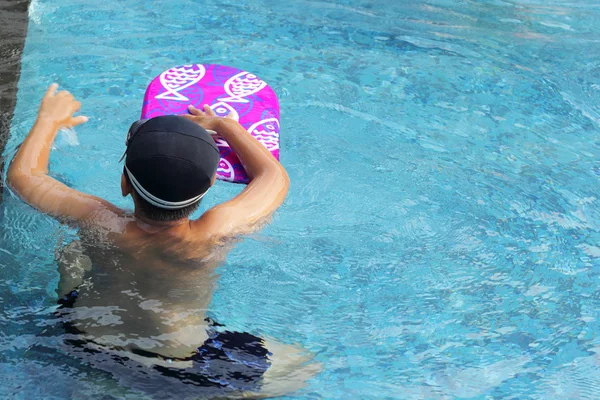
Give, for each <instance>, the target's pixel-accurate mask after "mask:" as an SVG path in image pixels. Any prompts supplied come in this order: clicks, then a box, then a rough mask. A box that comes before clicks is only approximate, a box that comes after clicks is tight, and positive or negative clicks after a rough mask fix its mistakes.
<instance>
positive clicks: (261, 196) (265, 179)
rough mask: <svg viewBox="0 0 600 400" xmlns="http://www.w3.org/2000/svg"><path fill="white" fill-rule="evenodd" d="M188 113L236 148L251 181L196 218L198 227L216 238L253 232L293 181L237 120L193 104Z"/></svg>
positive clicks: (196, 226) (283, 196)
mask: <svg viewBox="0 0 600 400" xmlns="http://www.w3.org/2000/svg"><path fill="white" fill-rule="evenodd" d="M190 112H191V113H192V115H188V116H186V118H188V119H191V120H192V121H195V122H197V123H199V124H200V125H202V126H203V127H204V128H206V129H210V130H213V131H216V132H217V133H218V134H219V135H220V136H221V137H223V139H225V141H227V143H228V144H229V146H230V147H231V148H232V149H233V151H234V152H235V154H236V155H237V156H238V158H239V159H240V161H241V162H242V165H244V168H245V169H246V172H247V173H248V176H250V179H251V180H250V183H249V184H248V185H247V186H246V188H245V189H244V190H243V191H242V192H241V193H240V194H239V195H237V196H236V197H234V198H233V199H231V200H229V201H227V202H225V203H222V204H219V205H217V206H215V207H213V208H211V209H210V210H208V211H207V212H205V213H204V215H202V217H201V218H200V219H198V220H197V221H194V227H195V228H198V230H199V231H201V232H202V233H205V234H208V235H210V236H211V237H212V238H213V239H214V240H217V241H218V240H220V239H223V238H226V237H231V236H237V235H243V234H246V233H249V232H251V231H253V230H255V229H257V227H259V226H260V223H261V222H263V221H265V219H267V218H268V217H270V216H271V214H272V213H273V212H274V211H275V210H276V209H277V208H279V206H280V205H281V204H282V203H283V200H284V199H285V196H286V195H287V192H288V189H289V185H290V181H289V178H288V175H287V173H286V171H285V169H284V168H283V166H282V165H281V164H280V163H279V161H277V160H276V159H275V157H273V155H272V154H271V153H270V152H269V151H268V150H267V149H266V148H265V147H264V146H263V145H262V144H260V143H259V142H258V141H257V140H256V139H255V138H254V137H252V135H250V133H248V131H246V130H245V129H244V128H243V127H242V126H241V125H240V124H239V123H238V122H237V121H234V120H232V119H229V118H219V117H216V116H215V114H214V111H213V110H212V109H211V108H210V107H208V106H204V111H202V110H198V109H196V108H194V107H191V106H190Z"/></svg>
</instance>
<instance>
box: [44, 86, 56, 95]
mask: <svg viewBox="0 0 600 400" xmlns="http://www.w3.org/2000/svg"><path fill="white" fill-rule="evenodd" d="M56 89H58V83H53V84H51V85H50V86H48V90H46V94H45V95H44V98H46V97H52V96H53V95H54V93H55V92H56Z"/></svg>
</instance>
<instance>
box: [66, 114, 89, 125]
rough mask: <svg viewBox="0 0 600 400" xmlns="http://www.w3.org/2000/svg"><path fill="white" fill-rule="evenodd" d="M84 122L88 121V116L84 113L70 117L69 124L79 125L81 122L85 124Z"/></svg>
mask: <svg viewBox="0 0 600 400" xmlns="http://www.w3.org/2000/svg"><path fill="white" fill-rule="evenodd" d="M86 122H88V117H86V116H85V115H78V116H76V117H73V118H71V124H70V125H71V126H77V125H81V124H85V123H86Z"/></svg>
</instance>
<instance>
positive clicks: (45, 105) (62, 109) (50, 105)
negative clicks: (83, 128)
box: [38, 83, 88, 128]
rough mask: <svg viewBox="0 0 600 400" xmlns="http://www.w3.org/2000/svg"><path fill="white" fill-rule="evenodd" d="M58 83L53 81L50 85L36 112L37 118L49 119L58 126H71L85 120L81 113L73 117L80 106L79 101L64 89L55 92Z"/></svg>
mask: <svg viewBox="0 0 600 400" xmlns="http://www.w3.org/2000/svg"><path fill="white" fill-rule="evenodd" d="M57 88H58V85H57V84H56V83H53V84H52V85H50V87H49V88H48V90H47V91H46V94H45V95H44V98H43V99H42V104H41V105H40V111H39V112H38V120H46V121H51V122H52V123H54V124H56V125H57V126H58V128H63V127H73V126H77V125H80V124H83V123H85V122H87V120H88V118H87V117H84V116H83V115H79V116H77V117H74V116H73V114H74V113H76V112H77V111H78V110H79V108H80V107H81V103H80V102H79V101H77V100H75V98H74V97H73V95H72V94H71V93H69V92H67V91H66V90H62V91H60V92H58V93H56V89H57Z"/></svg>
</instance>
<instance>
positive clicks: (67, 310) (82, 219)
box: [7, 84, 318, 395]
mask: <svg viewBox="0 0 600 400" xmlns="http://www.w3.org/2000/svg"><path fill="white" fill-rule="evenodd" d="M57 87H58V85H56V84H52V85H51V86H50V87H49V88H48V91H47V93H46V94H45V96H44V98H43V99H42V103H41V106H40V109H39V113H38V117H37V120H36V122H35V124H34V126H33V128H32V129H31V132H30V133H29V135H28V136H27V138H26V139H25V141H24V142H23V144H22V145H21V147H20V148H19V151H18V152H17V154H16V156H15V158H14V160H13V161H12V163H11V165H10V167H9V169H8V174H7V180H8V183H9V185H10V186H11V187H12V188H13V189H14V191H15V192H16V193H18V194H19V196H20V197H21V198H22V199H23V200H24V201H26V202H27V203H29V204H30V205H32V206H34V207H35V208H37V209H39V210H40V211H42V212H45V213H47V214H49V215H51V216H53V217H55V218H57V219H58V220H59V221H61V222H64V223H68V224H70V225H74V226H77V227H79V228H80V230H79V234H80V238H81V242H82V243H83V252H80V254H79V256H78V257H74V258H73V255H72V254H71V255H68V254H67V255H64V256H63V257H62V261H63V262H62V265H61V266H60V267H59V268H60V272H61V280H60V283H59V291H60V293H61V294H67V295H66V296H65V297H63V298H62V299H61V301H59V303H61V304H62V306H63V309H62V310H61V312H62V314H63V318H64V319H65V320H66V321H68V326H69V329H70V330H71V332H75V333H77V334H78V335H80V336H81V337H83V338H84V339H85V340H84V341H85V345H86V346H87V347H93V348H94V349H95V351H97V352H98V353H102V352H104V353H106V352H107V351H108V352H110V354H112V355H114V356H117V357H121V358H120V360H121V361H122V360H131V359H133V360H136V362H138V363H140V364H145V365H147V366H150V367H151V368H153V369H154V370H155V371H159V372H160V373H161V374H162V375H163V376H171V377H173V376H175V377H178V378H180V380H182V381H186V382H188V383H190V382H192V383H193V384H194V385H196V386H202V387H206V386H209V387H211V388H213V389H215V390H217V392H216V393H218V391H219V390H221V389H223V391H226V392H233V391H237V392H240V393H241V392H244V393H249V392H254V393H257V392H260V393H262V394H263V395H266V394H269V395H274V394H283V393H285V392H288V391H291V390H295V389H297V388H299V387H300V386H302V383H303V382H304V381H305V380H306V379H307V378H308V377H309V376H310V375H312V374H314V373H315V372H316V371H317V369H318V367H317V366H316V364H314V363H313V364H306V362H307V361H308V360H309V357H308V356H307V355H304V354H301V352H300V349H298V348H295V347H292V346H288V345H282V344H276V343H274V342H267V341H266V340H264V339H260V338H257V337H256V336H253V335H250V334H247V333H237V332H230V331H225V332H218V331H217V330H216V329H215V328H214V327H213V326H211V321H210V319H208V318H206V316H205V312H206V310H207V308H208V305H209V303H210V300H211V296H212V291H213V287H214V284H215V274H214V269H215V267H216V266H217V265H218V264H219V262H221V261H223V260H224V257H225V253H226V247H225V246H224V245H225V244H226V243H227V242H228V241H230V239H232V238H235V237H239V236H241V235H244V234H247V233H249V232H252V231H254V230H256V229H258V228H260V226H261V224H263V223H264V222H265V221H266V220H267V219H268V218H269V217H270V216H271V214H272V213H273V212H274V211H275V210H276V209H277V208H278V207H279V206H280V205H281V204H282V202H283V200H284V198H285V196H286V194H287V191H288V187H289V179H288V176H287V173H286V172H285V170H284V169H283V167H282V166H281V164H280V163H279V162H278V161H277V160H276V159H275V158H274V157H273V156H272V155H271V153H269V151H268V150H267V149H266V148H265V147H264V146H262V145H261V144H260V143H259V142H258V141H257V140H256V139H254V138H253V137H252V136H251V135H250V134H249V133H248V132H247V131H246V130H245V129H244V128H243V127H242V126H241V125H239V124H238V123H237V122H236V121H234V120H233V119H229V118H219V117H216V116H215V114H214V112H213V111H212V110H211V109H210V107H208V106H204V110H199V109H196V108H194V107H193V106H190V107H189V111H190V114H189V115H185V116H163V117H157V118H153V119H151V120H147V121H138V122H136V123H134V124H133V125H132V127H131V129H130V131H129V134H128V136H127V142H126V145H127V149H126V154H124V157H125V166H124V169H123V174H122V176H121V191H122V194H123V196H128V195H130V196H131V197H132V198H133V202H134V212H133V215H131V214H128V213H127V212H125V211H124V210H121V209H119V208H118V207H116V206H114V205H112V204H111V203H109V202H108V201H105V200H103V199H101V198H98V197H95V196H92V195H89V194H85V193H81V192H78V191H77V190H75V189H72V188H69V187H67V186H66V185H64V184H62V183H60V182H58V181H56V180H54V179H53V178H51V177H50V176H48V159H49V156H50V149H51V146H52V143H53V141H54V138H55V136H56V134H57V132H58V130H59V129H60V128H62V127H74V126H77V125H79V124H82V123H85V122H86V121H87V118H86V117H84V116H73V114H74V113H76V112H77V111H78V110H79V108H80V106H81V104H80V103H79V102H78V101H76V100H75V99H74V97H73V96H72V95H71V94H70V93H68V92H66V91H61V92H58V93H56V90H57ZM207 130H210V131H213V132H216V133H217V134H218V135H219V136H220V137H222V138H223V139H224V140H226V141H227V143H228V144H229V145H230V147H231V148H232V149H233V151H234V152H235V153H236V155H237V156H238V157H239V159H240V160H241V162H242V163H243V165H244V166H245V168H246V171H247V172H248V175H249V176H250V178H251V181H250V183H249V184H248V185H247V186H246V188H245V189H244V190H243V191H242V192H241V193H240V194H239V195H237V196H236V197H234V198H233V199H231V200H229V201H227V202H225V203H222V204H220V205H217V206H216V207H213V208H211V209H209V210H208V211H206V212H205V213H204V214H203V215H202V216H201V217H200V218H199V219H197V220H193V221H192V220H190V219H189V216H190V215H191V213H193V212H194V211H195V210H196V209H197V208H198V206H199V204H200V201H201V199H202V198H203V196H204V195H206V193H207V191H208V190H209V189H210V187H211V186H212V185H213V184H214V182H215V178H216V170H217V166H218V162H219V151H218V149H217V147H216V145H215V142H214V140H213V138H212V137H211V135H210V134H209V133H208V132H207ZM73 253H75V251H74V252H73ZM69 257H71V258H72V259H71V260H70V262H68V263H65V262H64V261H65V260H66V259H68V258H69ZM82 260H83V261H82ZM92 266H93V267H92ZM75 289H76V290H75ZM78 343H81V341H79V342H78ZM198 346H200V347H198ZM98 358H100V356H98ZM242 359H243V360H242ZM240 360H241V361H240ZM217 364H218V365H219V367H218V368H217V367H215V365H217ZM224 366H225V367H224ZM223 368H225V369H227V368H229V369H231V370H232V371H234V372H233V373H231V374H229V378H230V380H229V381H227V379H225V381H223ZM108 369H110V368H108ZM225 375H227V373H225ZM215 376H217V377H215ZM240 377H241V378H240ZM194 382H195V383H194ZM219 395H222V393H221V394H219Z"/></svg>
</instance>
